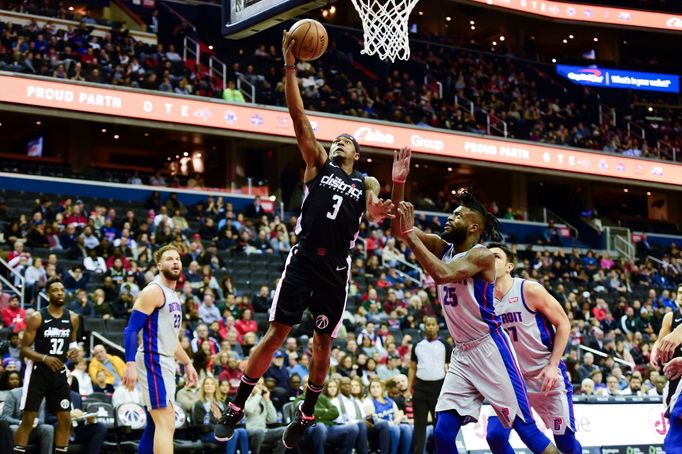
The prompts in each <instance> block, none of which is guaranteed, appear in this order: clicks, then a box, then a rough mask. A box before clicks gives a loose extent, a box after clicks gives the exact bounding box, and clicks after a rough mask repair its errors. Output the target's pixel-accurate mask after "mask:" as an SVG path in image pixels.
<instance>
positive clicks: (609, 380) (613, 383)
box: [606, 375, 621, 396]
mask: <svg viewBox="0 0 682 454" xmlns="http://www.w3.org/2000/svg"><path fill="white" fill-rule="evenodd" d="M606 390H607V395H608V396H620V395H621V390H620V388H619V387H618V379H617V378H616V377H614V376H613V375H609V376H607V377H606Z"/></svg>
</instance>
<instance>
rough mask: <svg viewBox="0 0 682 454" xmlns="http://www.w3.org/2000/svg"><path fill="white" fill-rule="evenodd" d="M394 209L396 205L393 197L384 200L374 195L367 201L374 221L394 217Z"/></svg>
mask: <svg viewBox="0 0 682 454" xmlns="http://www.w3.org/2000/svg"><path fill="white" fill-rule="evenodd" d="M393 210H395V205H393V202H391V199H387V200H384V199H380V198H379V197H372V198H370V200H369V202H368V203H367V213H369V217H370V219H372V221H374V222H381V221H383V220H384V218H389V219H393V218H394V217H395V214H393Z"/></svg>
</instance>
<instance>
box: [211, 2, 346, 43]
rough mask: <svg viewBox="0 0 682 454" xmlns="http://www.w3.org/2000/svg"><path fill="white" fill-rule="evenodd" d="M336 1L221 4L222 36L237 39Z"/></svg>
mask: <svg viewBox="0 0 682 454" xmlns="http://www.w3.org/2000/svg"><path fill="white" fill-rule="evenodd" d="M335 1H336V0H223V21H222V33H223V36H224V37H226V38H232V39H240V38H244V37H246V36H251V35H253V34H255V33H258V32H260V31H262V30H265V29H266V28H270V27H273V26H275V25H277V24H279V23H281V22H283V21H285V20H287V19H291V18H292V17H295V16H297V15H299V14H302V13H305V12H307V11H311V10H315V9H318V8H322V7H324V6H327V5H330V4H332V3H334V2H335Z"/></svg>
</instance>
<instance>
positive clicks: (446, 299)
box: [443, 287, 459, 307]
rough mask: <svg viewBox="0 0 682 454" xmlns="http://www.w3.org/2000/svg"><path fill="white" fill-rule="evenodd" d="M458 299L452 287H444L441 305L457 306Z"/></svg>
mask: <svg viewBox="0 0 682 454" xmlns="http://www.w3.org/2000/svg"><path fill="white" fill-rule="evenodd" d="M457 304H459V301H457V293H456V292H455V289H454V288H452V287H445V289H444V295H443V305H444V306H452V307H457Z"/></svg>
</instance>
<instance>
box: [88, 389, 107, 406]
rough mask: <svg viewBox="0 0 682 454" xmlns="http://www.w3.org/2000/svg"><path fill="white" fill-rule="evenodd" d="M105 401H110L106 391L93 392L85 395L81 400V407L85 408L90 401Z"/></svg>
mask: <svg viewBox="0 0 682 454" xmlns="http://www.w3.org/2000/svg"><path fill="white" fill-rule="evenodd" d="M97 402H105V403H107V404H110V403H111V396H110V395H109V394H107V393H100V392H93V393H90V394H88V395H87V397H86V398H85V399H84V400H83V408H86V407H87V406H88V404H90V403H97Z"/></svg>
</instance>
